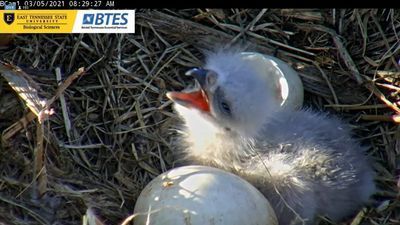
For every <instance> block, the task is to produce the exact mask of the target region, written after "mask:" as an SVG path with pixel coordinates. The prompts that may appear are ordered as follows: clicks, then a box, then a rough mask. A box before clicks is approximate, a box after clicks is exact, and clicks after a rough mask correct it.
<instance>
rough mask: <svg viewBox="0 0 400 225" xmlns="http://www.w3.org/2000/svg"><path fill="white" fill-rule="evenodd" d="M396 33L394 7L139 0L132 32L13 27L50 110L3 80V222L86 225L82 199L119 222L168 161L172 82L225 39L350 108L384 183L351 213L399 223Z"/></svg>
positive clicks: (359, 220) (12, 58) (341, 108)
mask: <svg viewBox="0 0 400 225" xmlns="http://www.w3.org/2000/svg"><path fill="white" fill-rule="evenodd" d="M399 36H400V11H399V10H393V9H379V10H377V9H359V10H354V9H337V10H332V9H331V10H328V9H326V10H312V9H301V10H290V9H267V10H258V9H251V10H248V9H229V10H228V9H226V10H214V9H188V10H180V11H172V10H159V11H151V10H148V11H147V10H144V11H138V12H137V26H136V33H135V34H129V35H120V34H118V35H116V34H103V35H102V34H81V35H49V34H43V35H17V36H16V37H15V40H14V45H13V46H11V47H3V48H2V49H0V55H1V57H0V59H1V60H3V61H6V62H12V63H13V64H14V65H18V66H19V67H20V68H22V69H23V70H24V71H25V72H26V74H28V76H29V77H30V78H32V81H31V84H32V85H33V84H35V85H37V86H38V95H39V96H40V97H41V98H46V99H48V100H49V99H52V100H54V103H53V104H52V105H51V108H53V109H54V110H55V114H53V115H51V116H50V117H49V119H48V120H45V121H44V122H43V123H39V122H38V120H36V119H35V118H36V116H35V114H32V113H30V109H29V108H27V106H26V105H25V101H22V100H21V99H20V98H19V97H18V95H17V94H16V92H15V91H14V90H13V89H12V88H11V87H10V86H9V85H8V83H7V82H6V80H5V79H4V78H0V131H1V133H2V145H1V147H0V171H1V173H0V223H4V224H80V223H81V221H82V216H83V215H84V213H85V212H86V210H87V208H88V207H92V208H93V209H94V211H95V212H96V214H97V215H99V216H100V218H101V219H102V220H103V221H104V222H105V223H106V224H119V223H121V221H122V220H123V219H124V218H125V217H127V216H129V215H130V214H131V213H132V211H133V207H134V204H135V200H136V198H137V197H138V195H139V193H140V191H141V190H142V189H143V187H144V186H145V185H146V184H147V183H148V182H149V181H150V180H151V179H153V178H154V177H155V176H157V174H160V173H161V172H163V171H166V170H167V169H169V168H171V167H172V166H173V159H172V157H171V152H172V151H173V149H171V148H170V141H171V136H172V135H173V134H171V132H170V127H171V125H172V124H173V123H174V122H175V120H176V115H175V114H174V113H173V112H172V111H171V102H170V101H168V100H167V98H166V97H165V93H166V91H167V90H180V89H182V88H183V87H185V86H186V85H187V84H188V83H190V82H191V81H190V80H188V79H187V78H185V77H184V76H183V73H184V71H185V70H186V69H187V68H188V67H192V66H198V65H200V64H201V61H202V59H203V58H202V57H203V55H202V53H201V52H202V51H204V50H206V49H212V48H214V47H216V46H219V45H227V44H233V45H242V46H247V47H248V49H250V50H258V51H260V52H263V53H267V54H274V53H275V54H276V55H277V56H278V57H280V58H282V59H283V60H285V61H286V62H289V63H290V64H292V65H293V67H294V68H296V69H297V70H298V71H299V73H300V75H301V78H302V80H303V82H304V85H305V89H306V100H305V101H306V105H308V106H311V107H314V108H318V109H321V110H324V111H330V112H332V113H337V114H338V115H339V116H340V117H342V118H346V119H347V120H348V121H349V122H350V123H351V124H352V125H353V127H354V130H355V133H356V135H357V137H358V138H360V139H361V140H362V141H363V143H365V144H368V145H370V146H371V148H370V154H371V155H373V156H374V158H375V159H376V170H377V171H378V173H379V177H378V178H377V182H378V185H379V187H380V188H381V191H380V192H379V193H378V194H377V196H376V197H375V200H376V206H374V207H369V208H367V209H366V210H364V211H361V212H360V213H359V214H358V216H355V217H354V218H355V219H354V220H353V219H351V220H350V221H349V222H348V224H350V223H351V224H352V225H356V224H363V223H365V224H400V210H399V208H400V207H399V205H400V201H399V187H400V183H399V181H398V180H397V179H398V175H399V171H400V141H399V140H400V139H399V138H400V130H399V129H398V124H397V123H399V121H400V120H399V116H398V115H397V114H399V112H400V108H399V107H400V101H399V100H400V95H399V92H400V85H399V84H400V76H399V75H400V68H399V58H400V57H399V55H400V54H399V52H400V39H399ZM80 67H84V68H85V73H84V74H78V75H79V76H77V74H75V76H76V77H74V79H75V80H73V79H72V78H69V79H70V80H69V82H72V83H68V82H64V83H63V84H62V85H61V86H60V87H59V86H58V81H57V80H61V81H65V80H68V77H70V76H71V75H72V74H74V72H76V71H78V69H79V68H80ZM57 75H58V79H57ZM63 85H64V86H63ZM54 96H55V97H54ZM53 97H54V98H53ZM41 133H42V135H40V134H41ZM41 146H42V147H41ZM41 151H42V153H41ZM325 223H326V222H325Z"/></svg>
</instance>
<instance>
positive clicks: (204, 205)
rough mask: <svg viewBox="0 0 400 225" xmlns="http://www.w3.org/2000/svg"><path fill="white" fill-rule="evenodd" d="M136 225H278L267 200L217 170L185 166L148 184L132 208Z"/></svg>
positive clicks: (232, 176) (241, 181) (237, 179)
mask: <svg viewBox="0 0 400 225" xmlns="http://www.w3.org/2000/svg"><path fill="white" fill-rule="evenodd" d="M134 212H135V214H136V213H138V215H137V217H135V219H134V221H135V223H134V224H135V225H277V224H278V222H277V219H276V216H275V213H274V211H273V209H272V208H271V206H270V204H269V202H268V200H267V199H266V198H265V197H264V196H263V195H262V194H261V193H260V192H259V191H258V190H257V189H256V188H255V187H253V186H252V185H251V184H250V183H248V182H247V181H245V180H243V179H242V178H240V177H238V176H236V175H234V174H231V173H228V172H225V171H223V170H220V169H216V168H212V167H206V166H184V167H179V168H175V169H172V170H170V171H167V172H165V173H163V174H161V175H159V176H158V177H156V178H155V179H154V180H153V181H151V182H150V183H149V184H148V185H147V186H146V187H145V188H144V190H143V191H142V193H141V194H140V196H139V198H138V199H137V202H136V205H135V210H134Z"/></svg>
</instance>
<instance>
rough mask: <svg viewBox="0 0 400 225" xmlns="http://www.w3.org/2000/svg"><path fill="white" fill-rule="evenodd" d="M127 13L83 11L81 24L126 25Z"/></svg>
mask: <svg viewBox="0 0 400 225" xmlns="http://www.w3.org/2000/svg"><path fill="white" fill-rule="evenodd" d="M127 23H128V13H85V14H83V21H82V24H83V25H126V24H127Z"/></svg>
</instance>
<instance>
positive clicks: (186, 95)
mask: <svg viewBox="0 0 400 225" xmlns="http://www.w3.org/2000/svg"><path fill="white" fill-rule="evenodd" d="M167 97H168V98H169V99H171V100H172V101H174V102H176V103H178V104H180V105H183V106H185V107H192V108H196V109H198V110H201V111H203V112H210V105H209V104H208V97H207V95H206V93H205V92H204V91H203V90H202V89H200V90H197V91H192V92H168V93H167Z"/></svg>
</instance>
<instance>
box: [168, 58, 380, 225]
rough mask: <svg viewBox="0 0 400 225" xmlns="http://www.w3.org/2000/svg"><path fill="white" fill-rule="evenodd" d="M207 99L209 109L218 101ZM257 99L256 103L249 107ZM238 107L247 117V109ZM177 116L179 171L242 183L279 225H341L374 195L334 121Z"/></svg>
mask: <svg viewBox="0 0 400 225" xmlns="http://www.w3.org/2000/svg"><path fill="white" fill-rule="evenodd" d="M224 57H226V55H224ZM225 66H226V65H225ZM211 69H214V68H211ZM215 70H218V68H217V69H215ZM220 73H221V72H220ZM230 82H232V81H230ZM260 83H262V82H260ZM219 85H221V87H223V85H224V84H223V83H221V84H219ZM245 86H246V84H244V85H243V87H244V89H246V87H245ZM249 88H250V87H247V89H249ZM204 89H207V86H206V85H205V87H204ZM239 89H240V88H239ZM235 91H238V93H240V92H241V91H243V90H235ZM226 92H227V93H225V94H226V95H228V96H229V94H230V95H236V94H235V92H231V93H229V91H226ZM212 94H213V93H208V95H209V101H210V105H211V106H213V104H214V103H213V101H217V100H213V97H212V96H211V95H212ZM242 94H244V93H242ZM239 96H240V95H238V96H236V98H234V99H238V98H240V97H239ZM264 97H265V96H264ZM258 98H259V97H256V96H254V99H255V101H256V102H254V104H257V102H260V101H257V99H258ZM249 99H252V98H247V101H251V100H249ZM219 101H220V100H218V102H219ZM235 101H236V100H235ZM238 101H239V100H238ZM239 102H240V101H239ZM265 102H266V103H265V104H269V103H270V102H269V101H267V99H266V101H265ZM240 103H241V104H242V105H243V104H244V105H243V107H247V108H248V109H249V110H250V111H251V108H252V107H251V105H245V104H247V103H245V102H240ZM231 104H234V103H231ZM214 105H215V104H214ZM232 107H235V106H232ZM265 107H268V105H265ZM175 109H176V111H177V112H178V113H179V114H180V116H181V118H182V119H183V121H184V125H183V128H182V129H181V132H180V133H181V134H180V136H179V140H178V142H177V143H178V144H179V145H180V146H179V149H181V151H180V152H181V153H182V157H181V159H184V163H186V164H201V165H208V166H214V167H218V168H221V169H224V170H227V171H230V172H233V173H235V174H238V175H239V176H241V177H242V178H244V179H246V180H248V181H249V182H250V183H252V184H253V185H254V186H255V187H257V188H258V189H259V190H260V191H261V192H262V193H263V194H264V195H265V197H266V198H267V199H268V200H269V201H270V203H271V205H272V207H273V208H274V210H275V213H276V215H277V218H278V220H279V224H281V225H290V224H313V223H314V221H315V219H316V216H317V215H322V216H325V215H326V216H328V217H329V218H330V219H332V220H335V221H338V220H341V219H343V218H345V217H347V216H350V215H351V214H353V213H355V212H356V210H358V209H360V207H361V206H362V205H363V204H365V203H366V202H367V201H368V199H369V197H370V196H371V194H373V192H374V191H375V184H374V182H373V177H374V172H373V169H372V167H371V165H370V162H369V159H368V158H367V157H366V156H365V149H364V148H363V147H361V146H360V145H359V143H358V142H357V141H355V140H354V139H352V138H351V131H350V129H349V127H348V126H347V125H345V124H344V123H343V122H341V121H340V120H338V119H336V118H333V117H330V116H327V115H325V114H321V113H317V112H313V111H311V110H298V111H295V110H291V109H284V108H281V109H280V110H272V109H268V110H266V111H265V112H264V113H262V114H263V115H264V114H265V117H262V118H261V117H260V116H256V117H258V118H251V116H247V117H245V118H250V119H255V120H258V123H256V122H254V121H242V122H244V123H243V124H242V125H241V124H240V123H238V124H235V125H233V126H230V125H227V124H228V123H225V121H226V120H228V119H226V118H224V119H221V120H220V119H219V118H218V117H220V116H221V115H222V114H218V112H213V109H212V108H211V112H204V111H202V110H197V109H196V108H192V107H188V106H187V105H182V104H175ZM243 112H244V111H241V113H242V114H243ZM244 113H246V112H244ZM254 115H261V114H257V113H255V114H254ZM230 117H232V118H235V116H230ZM221 121H223V122H221ZM233 123H235V122H233ZM246 124H257V125H256V126H255V125H252V126H247V127H246ZM241 127H244V128H243V129H241ZM251 127H254V130H251Z"/></svg>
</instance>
